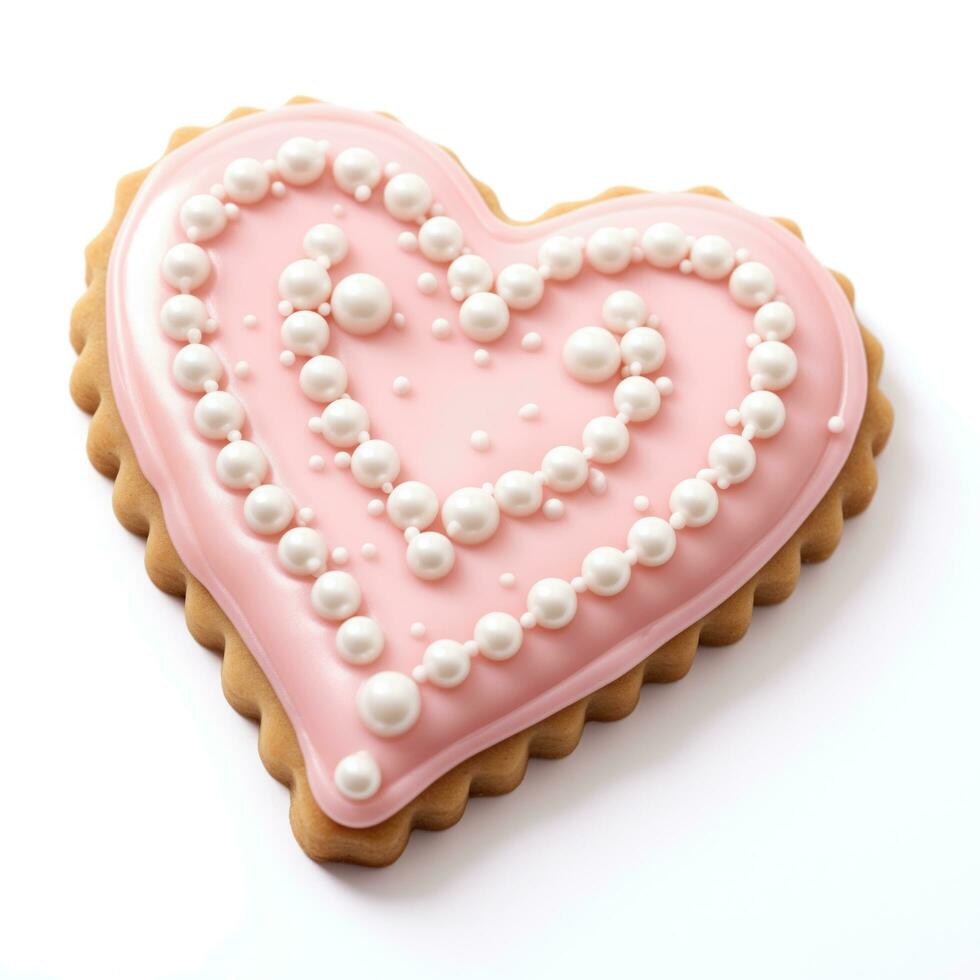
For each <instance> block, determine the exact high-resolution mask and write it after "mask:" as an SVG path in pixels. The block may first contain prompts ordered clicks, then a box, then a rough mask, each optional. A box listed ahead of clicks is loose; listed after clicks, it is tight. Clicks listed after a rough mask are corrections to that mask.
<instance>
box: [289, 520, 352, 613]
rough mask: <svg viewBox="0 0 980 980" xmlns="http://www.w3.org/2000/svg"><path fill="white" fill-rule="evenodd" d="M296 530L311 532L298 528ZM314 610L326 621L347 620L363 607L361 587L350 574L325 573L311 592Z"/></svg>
mask: <svg viewBox="0 0 980 980" xmlns="http://www.w3.org/2000/svg"><path fill="white" fill-rule="evenodd" d="M296 530H309V529H308V528H302V529H301V528H297V529H296ZM310 598H311V599H312V601H313V608H314V609H315V610H316V611H317V612H318V613H319V614H320V615H321V616H322V617H323V618H324V619H333V620H336V619H347V618H348V617H350V616H353V615H354V613H356V612H357V610H358V608H359V607H360V605H361V587H360V586H359V585H358V584H357V580H356V579H355V578H354V576H353V575H351V574H350V572H340V571H337V570H333V571H329V572H324V573H323V574H322V575H320V576H319V577H318V578H317V580H316V581H315V582H314V583H313V589H312V590H311V592H310Z"/></svg>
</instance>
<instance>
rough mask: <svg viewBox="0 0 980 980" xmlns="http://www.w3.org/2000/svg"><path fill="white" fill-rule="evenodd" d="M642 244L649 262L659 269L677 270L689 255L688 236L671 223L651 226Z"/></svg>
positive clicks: (645, 233)
mask: <svg viewBox="0 0 980 980" xmlns="http://www.w3.org/2000/svg"><path fill="white" fill-rule="evenodd" d="M640 244H641V245H642V246H643V254H644V255H645V256H646V257H647V262H649V263H650V265H652V266H656V268H658V269H676V268H677V266H679V265H680V264H681V260H682V259H683V258H684V256H686V255H687V235H686V234H684V229H683V228H681V227H679V226H678V225H675V224H673V223H672V222H670V221H658V222H657V224H655V225H650V227H649V228H647V230H646V231H645V232H643V238H642V239H641V242H640Z"/></svg>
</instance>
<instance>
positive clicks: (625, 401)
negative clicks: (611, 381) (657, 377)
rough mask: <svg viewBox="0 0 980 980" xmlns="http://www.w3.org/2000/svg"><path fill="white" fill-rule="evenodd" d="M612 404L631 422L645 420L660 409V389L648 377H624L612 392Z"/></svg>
mask: <svg viewBox="0 0 980 980" xmlns="http://www.w3.org/2000/svg"><path fill="white" fill-rule="evenodd" d="M613 404H614V405H615V406H616V411H617V412H622V413H623V415H625V416H626V417H627V418H628V419H629V420H630V421H631V422H646V421H647V420H648V419H652V418H653V417H654V415H656V414H657V412H659V411H660V390H659V389H658V388H657V386H656V385H655V384H654V383H653V382H652V381H651V380H650V379H649V378H644V377H641V376H636V377H632V378H624V379H623V380H622V381H620V382H619V384H618V385H616V390H615V391H614V392H613Z"/></svg>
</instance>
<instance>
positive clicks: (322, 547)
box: [279, 527, 327, 575]
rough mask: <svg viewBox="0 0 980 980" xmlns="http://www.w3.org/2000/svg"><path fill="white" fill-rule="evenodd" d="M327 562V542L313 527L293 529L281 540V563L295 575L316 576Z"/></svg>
mask: <svg viewBox="0 0 980 980" xmlns="http://www.w3.org/2000/svg"><path fill="white" fill-rule="evenodd" d="M326 560H327V542H326V541H324V540H323V535H322V534H320V532H319V531H314V530H313V528H311V527H292V528H290V529H289V530H288V531H287V532H286V533H285V534H284V535H283V536H282V537H281V538H280V539H279V561H280V563H281V564H282V567H283V568H285V569H286V571H287V572H292V573H293V574H294V575H316V573H317V572H319V571H320V569H321V568H323V565H324V563H325V562H326Z"/></svg>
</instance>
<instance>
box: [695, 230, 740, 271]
mask: <svg viewBox="0 0 980 980" xmlns="http://www.w3.org/2000/svg"><path fill="white" fill-rule="evenodd" d="M691 265H692V266H693V267H694V271H695V272H696V273H697V274H698V275H699V276H700V277H701V278H702V279H724V278H725V276H727V275H728V273H729V272H731V271H732V267H733V266H734V265H735V249H734V248H732V245H731V243H730V242H729V241H728V240H727V239H725V238H722V237H721V235H702V236H701V237H700V238H698V239H697V240H696V241H695V242H694V244H693V245H692V246H691Z"/></svg>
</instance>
